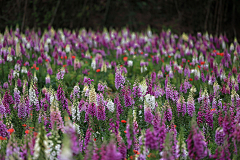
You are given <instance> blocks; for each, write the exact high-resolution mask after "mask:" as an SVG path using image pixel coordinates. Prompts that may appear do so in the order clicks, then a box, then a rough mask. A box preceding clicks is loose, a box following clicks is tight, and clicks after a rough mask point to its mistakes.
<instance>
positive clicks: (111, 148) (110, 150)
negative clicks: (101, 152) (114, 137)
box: [105, 141, 122, 160]
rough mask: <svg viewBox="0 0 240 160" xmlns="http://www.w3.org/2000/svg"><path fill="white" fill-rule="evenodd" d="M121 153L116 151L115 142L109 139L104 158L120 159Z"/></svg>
mask: <svg viewBox="0 0 240 160" xmlns="http://www.w3.org/2000/svg"><path fill="white" fill-rule="evenodd" d="M121 158H122V154H121V153H120V152H118V151H117V147H116V144H115V143H114V142H113V141H111V142H110V143H109V144H108V146H107V147H106V158H105V159H106V160H121Z"/></svg>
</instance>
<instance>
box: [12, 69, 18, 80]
mask: <svg viewBox="0 0 240 160" xmlns="http://www.w3.org/2000/svg"><path fill="white" fill-rule="evenodd" d="M15 77H19V73H18V71H15V70H14V71H13V78H15Z"/></svg>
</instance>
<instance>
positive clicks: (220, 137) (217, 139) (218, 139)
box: [215, 128, 225, 146]
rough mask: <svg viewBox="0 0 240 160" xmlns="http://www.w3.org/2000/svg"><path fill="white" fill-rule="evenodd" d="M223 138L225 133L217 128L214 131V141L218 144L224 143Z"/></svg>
mask: <svg viewBox="0 0 240 160" xmlns="http://www.w3.org/2000/svg"><path fill="white" fill-rule="evenodd" d="M224 138H225V133H224V132H223V129H222V128H218V129H217V130H216V133H215V143H216V144H217V145H218V146H221V145H223V143H224Z"/></svg>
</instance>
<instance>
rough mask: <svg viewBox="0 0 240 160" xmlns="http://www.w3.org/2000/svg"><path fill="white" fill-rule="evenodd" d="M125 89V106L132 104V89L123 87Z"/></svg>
mask: <svg viewBox="0 0 240 160" xmlns="http://www.w3.org/2000/svg"><path fill="white" fill-rule="evenodd" d="M123 90H125V93H124V104H125V107H129V106H132V104H133V103H132V98H131V89H123Z"/></svg>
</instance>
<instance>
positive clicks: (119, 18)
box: [0, 0, 240, 40]
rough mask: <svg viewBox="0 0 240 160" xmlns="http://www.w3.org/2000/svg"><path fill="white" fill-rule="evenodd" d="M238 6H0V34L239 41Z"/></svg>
mask: <svg viewBox="0 0 240 160" xmlns="http://www.w3.org/2000/svg"><path fill="white" fill-rule="evenodd" d="M238 17H240V1H238V0H1V1H0V31H1V32H4V30H5V28H6V26H8V27H15V26H16V25H19V28H20V29H21V30H24V29H26V28H27V27H29V28H34V29H36V30H37V29H39V28H41V30H43V29H45V28H47V27H48V26H49V25H51V26H53V27H54V28H56V29H58V28H68V29H80V28H82V27H85V28H88V29H89V28H91V29H93V30H96V31H97V30H99V31H101V30H102V29H103V28H104V27H107V28H110V27H112V28H115V29H120V28H122V27H125V26H127V27H128V28H129V29H131V30H133V31H142V30H145V29H146V28H147V27H148V25H149V26H151V28H152V30H153V32H160V31H161V30H162V29H168V28H170V29H171V30H172V31H173V32H176V33H182V32H187V33H195V34H196V33H197V32H205V31H208V33H211V34H213V35H216V34H217V35H219V34H226V35H227V37H228V38H229V39H230V40H233V38H234V37H238V38H240V21H238V19H239V18H238Z"/></svg>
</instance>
